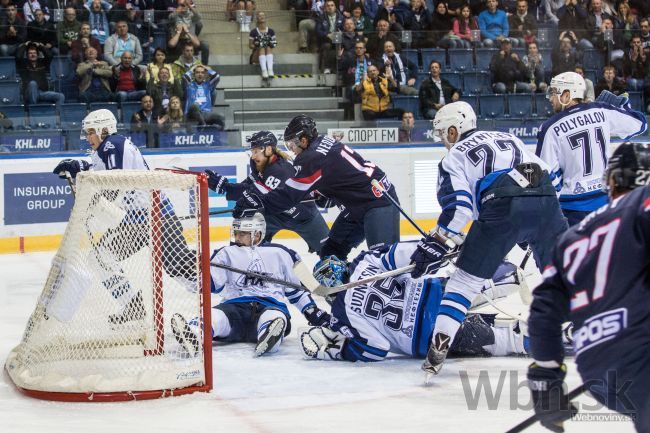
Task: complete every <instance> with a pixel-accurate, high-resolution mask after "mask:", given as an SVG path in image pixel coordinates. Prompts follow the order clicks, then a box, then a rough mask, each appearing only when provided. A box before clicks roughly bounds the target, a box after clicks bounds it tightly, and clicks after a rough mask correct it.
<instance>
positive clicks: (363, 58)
mask: <svg viewBox="0 0 650 433" xmlns="http://www.w3.org/2000/svg"><path fill="white" fill-rule="evenodd" d="M372 64H373V60H371V59H370V57H369V56H368V54H367V53H366V44H365V43H364V42H363V41H359V42H357V43H356V45H355V46H354V55H353V56H352V55H348V56H344V57H343V59H342V60H341V63H340V64H339V71H340V73H341V78H342V79H343V85H344V86H345V89H346V95H347V97H348V100H350V102H352V103H357V102H360V101H361V98H360V96H359V94H358V93H357V92H356V90H355V87H356V86H357V85H359V84H361V82H362V81H363V80H365V79H366V76H367V74H368V66H369V65H372Z"/></svg>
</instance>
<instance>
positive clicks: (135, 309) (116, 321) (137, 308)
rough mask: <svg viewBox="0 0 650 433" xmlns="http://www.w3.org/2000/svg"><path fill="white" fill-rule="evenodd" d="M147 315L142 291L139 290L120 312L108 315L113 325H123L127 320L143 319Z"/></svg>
mask: <svg viewBox="0 0 650 433" xmlns="http://www.w3.org/2000/svg"><path fill="white" fill-rule="evenodd" d="M146 315H147V313H146V311H145V309H144V302H143V301H142V292H138V293H137V294H136V295H135V296H134V297H133V298H132V299H131V300H130V301H129V302H128V304H126V306H125V307H124V310H122V312H121V313H119V314H111V315H109V316H108V322H109V323H110V324H111V325H123V324H125V323H127V322H133V321H136V320H143V319H144V318H145V316H146Z"/></svg>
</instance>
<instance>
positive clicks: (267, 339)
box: [255, 317, 287, 356]
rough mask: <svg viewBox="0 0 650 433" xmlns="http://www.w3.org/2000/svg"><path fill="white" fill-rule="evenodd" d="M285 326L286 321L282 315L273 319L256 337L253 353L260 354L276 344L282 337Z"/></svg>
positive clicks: (267, 351) (268, 350)
mask: <svg viewBox="0 0 650 433" xmlns="http://www.w3.org/2000/svg"><path fill="white" fill-rule="evenodd" d="M286 327H287V322H286V321H285V320H284V319H283V318H282V317H277V318H275V319H273V321H272V322H271V323H269V326H268V327H267V328H266V329H265V330H264V332H263V333H262V335H260V336H259V337H258V339H257V346H255V355H256V356H262V355H264V354H265V353H269V352H270V351H271V350H272V349H273V348H275V347H276V346H278V344H279V342H280V341H281V340H282V337H284V330H285V329H286Z"/></svg>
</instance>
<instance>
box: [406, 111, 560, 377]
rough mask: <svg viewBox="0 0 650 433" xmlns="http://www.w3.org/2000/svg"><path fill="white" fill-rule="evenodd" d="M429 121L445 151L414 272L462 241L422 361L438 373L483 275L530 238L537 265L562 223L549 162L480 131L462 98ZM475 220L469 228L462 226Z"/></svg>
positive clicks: (507, 137)
mask: <svg viewBox="0 0 650 433" xmlns="http://www.w3.org/2000/svg"><path fill="white" fill-rule="evenodd" d="M433 128H434V131H435V132H436V134H437V135H439V136H440V137H442V140H443V142H444V143H445V147H447V149H448V153H447V155H446V156H445V157H444V158H443V159H442V161H440V164H439V169H438V170H439V171H438V173H439V177H438V202H439V203H440V206H441V207H442V213H441V215H440V217H439V219H438V224H437V226H436V227H435V228H434V229H433V230H432V231H431V232H430V233H429V235H428V236H426V237H425V238H424V239H422V240H421V241H420V243H419V244H418V248H417V249H416V250H415V252H414V253H413V255H412V257H411V259H412V260H413V262H414V263H415V269H414V270H413V273H412V275H413V277H415V278H417V277H419V276H421V275H423V274H425V273H426V274H432V273H434V272H436V271H437V270H438V268H439V267H440V266H441V263H442V260H443V257H444V255H445V254H446V253H447V252H448V251H449V250H450V248H454V247H457V246H460V245H462V248H463V249H462V251H461V253H460V256H459V257H458V260H457V261H456V266H457V270H456V271H455V272H454V274H453V275H452V276H451V278H450V280H449V282H448V283H447V287H446V290H445V293H444V295H443V298H442V301H441V306H440V309H439V311H438V317H437V319H436V324H435V331H434V334H433V342H432V344H431V348H430V350H429V353H428V355H427V358H426V360H425V362H424V364H423V366H422V369H423V370H424V371H425V372H427V374H429V373H434V374H437V373H438V372H439V371H440V368H441V367H442V363H443V362H444V360H445V357H446V356H447V352H448V350H449V348H450V346H451V344H452V342H453V340H454V337H455V335H456V332H457V331H458V328H459V327H460V326H461V324H462V323H463V321H464V320H465V315H466V313H467V310H468V308H469V307H470V305H471V303H472V300H473V299H474V297H475V296H476V295H477V294H478V293H479V292H480V290H481V288H482V287H483V285H484V283H485V280H486V279H488V278H490V277H492V275H493V274H494V272H495V271H496V270H497V268H498V267H499V264H500V263H501V261H502V260H503V259H504V258H505V256H506V254H508V252H510V250H511V249H512V248H513V247H514V246H515V245H516V244H517V243H519V242H527V243H528V244H529V245H530V247H531V248H532V250H533V253H534V257H535V259H536V261H537V263H538V266H541V265H543V264H544V263H545V262H546V261H547V260H548V258H549V254H550V251H551V248H552V246H553V240H554V239H555V238H556V237H557V236H558V235H559V234H560V233H562V232H563V231H564V230H566V228H567V224H566V220H565V218H564V217H563V216H562V213H561V211H560V207H559V204H558V200H557V196H556V193H555V188H553V185H552V184H551V179H550V177H549V175H548V166H547V165H546V164H545V163H544V162H543V161H541V160H540V159H539V158H538V157H536V156H535V155H534V154H533V153H531V152H529V151H528V150H527V149H526V147H525V145H524V143H523V142H522V141H521V140H520V139H519V138H517V137H515V136H514V135H512V134H508V133H505V132H497V131H477V130H476V114H475V113H474V110H473V109H472V107H471V106H470V105H469V104H467V103H466V102H462V101H459V102H454V103H451V104H447V105H445V106H444V107H443V108H441V109H440V110H439V111H438V113H436V117H435V119H434V120H433ZM470 221H472V226H471V228H470V230H469V233H468V234H467V237H466V238H465V236H464V235H463V232H462V230H463V228H464V227H465V226H466V225H467V224H468V223H469V222H470Z"/></svg>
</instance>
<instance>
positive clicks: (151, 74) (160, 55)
mask: <svg viewBox="0 0 650 433" xmlns="http://www.w3.org/2000/svg"><path fill="white" fill-rule="evenodd" d="M166 60H167V56H166V54H165V50H163V49H162V48H156V51H154V52H153V60H152V61H151V63H149V64H148V65H147V71H146V72H145V76H144V77H145V79H146V80H147V83H149V82H150V81H151V80H153V82H154V84H156V83H158V71H159V70H160V68H163V67H164V68H167V71H168V72H169V73H170V74H172V65H171V64H170V63H166ZM184 73H185V71H183V72H182V73H181V74H180V75H183V74H184ZM168 81H169V82H170V83H174V82H176V81H177V80H175V79H174V75H173V74H172V75H171V76H170V77H169V79H168ZM178 82H179V83H180V81H178Z"/></svg>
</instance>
